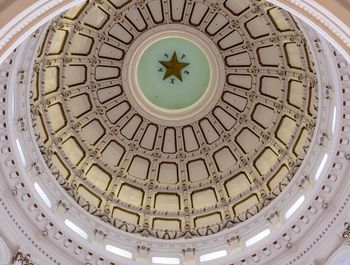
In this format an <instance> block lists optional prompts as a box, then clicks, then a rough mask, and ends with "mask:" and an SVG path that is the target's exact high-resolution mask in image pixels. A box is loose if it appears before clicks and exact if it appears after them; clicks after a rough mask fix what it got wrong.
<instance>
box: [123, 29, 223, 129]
mask: <svg viewBox="0 0 350 265" xmlns="http://www.w3.org/2000/svg"><path fill="white" fill-rule="evenodd" d="M122 77H123V86H124V91H125V94H126V96H127V97H128V100H129V102H130V103H131V104H132V105H133V107H134V108H135V109H136V110H137V111H138V112H139V113H141V114H142V115H143V116H144V117H145V118H147V119H149V120H151V121H153V122H155V123H159V122H161V123H163V124H164V123H165V124H166V125H169V126H174V125H175V126H181V125H185V124H190V123H192V122H194V121H196V120H198V119H200V118H201V117H202V116H204V115H206V114H207V113H208V112H209V111H210V110H212V108H213V107H214V106H215V105H216V103H217V101H218V100H219V98H220V96H221V94H222V90H223V86H224V81H225V68H224V64H223V62H222V57H221V55H220V53H219V51H218V49H217V47H216V46H215V44H214V43H213V42H212V41H211V40H210V39H209V38H208V37H207V36H205V35H204V34H203V33H201V32H200V31H198V30H196V29H193V28H191V27H188V26H184V25H165V26H159V27H156V28H153V29H151V30H149V31H147V32H146V33H144V34H142V35H141V36H140V37H139V38H138V39H137V40H136V41H135V42H134V43H133V44H132V45H131V47H130V49H129V50H128V52H127V54H126V57H125V61H124V64H123V70H122Z"/></svg>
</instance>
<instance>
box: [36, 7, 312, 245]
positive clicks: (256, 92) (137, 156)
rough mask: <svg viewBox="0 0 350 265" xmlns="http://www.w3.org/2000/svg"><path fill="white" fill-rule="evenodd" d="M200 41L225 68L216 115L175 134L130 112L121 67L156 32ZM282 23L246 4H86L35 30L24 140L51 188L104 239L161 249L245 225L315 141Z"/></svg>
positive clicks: (293, 46) (276, 12)
mask: <svg viewBox="0 0 350 265" xmlns="http://www.w3.org/2000/svg"><path fill="white" fill-rule="evenodd" d="M169 23H176V24H185V25H188V26H190V27H193V28H194V29H196V30H198V31H199V32H202V33H204V34H206V35H207V36H208V37H209V38H210V39H211V41H212V42H213V43H214V44H215V45H216V47H217V49H218V50H219V52H220V54H221V56H222V59H223V62H224V63H225V74H226V81H225V85H224V87H223V93H222V95H221V97H220V99H219V100H218V101H217V103H216V105H215V107H214V108H213V109H211V110H209V111H208V112H207V113H206V115H204V116H203V118H201V119H199V120H193V121H191V122H189V123H188V124H186V125H184V126H173V127H170V126H165V125H164V124H162V123H153V122H151V121H149V120H148V119H147V118H145V117H143V115H142V114H141V113H139V112H137V110H135V109H134V108H133V107H132V106H131V104H130V103H129V102H128V98H127V97H126V95H125V93H124V90H123V85H122V84H123V82H122V81H123V78H127V77H125V76H123V75H122V67H123V59H124V57H125V54H126V53H127V52H128V49H129V47H130V45H132V43H133V42H134V41H135V40H136V39H137V38H139V37H140V36H142V34H143V33H144V32H146V31H147V30H149V29H151V28H154V27H157V26H159V25H163V24H169ZM310 57H311V56H310V53H309V52H308V48H307V43H306V40H305V38H304V36H303V33H302V31H301V30H300V29H299V27H298V25H297V23H296V22H295V21H294V20H293V17H292V16H291V15H290V14H288V13H287V12H285V11H283V10H281V9H279V8H276V7H275V6H273V5H272V4H270V3H268V2H266V1H255V0H227V1H206V0H188V1H186V0H168V1H167V0H150V1H147V0H145V1H133V0H105V1H104V0H100V1H88V2H85V3H84V4H82V5H80V6H77V7H74V8H72V9H71V10H69V11H68V12H66V13H65V14H63V15H62V16H61V17H59V18H57V19H56V20H54V21H53V22H52V24H51V25H50V26H49V28H48V29H47V34H46V36H45V38H44V40H43V42H42V44H41V47H40V49H39V51H38V55H37V59H36V62H35V65H34V72H35V74H34V76H33V82H32V83H33V86H32V93H31V95H32V97H31V101H32V104H31V108H32V113H33V126H34V128H35V130H36V133H37V135H36V136H37V141H38V144H39V147H40V150H41V152H42V154H43V157H44V159H45V161H46V163H47V165H48V166H49V168H50V170H51V172H52V176H53V177H54V178H56V180H57V183H58V184H59V185H61V186H62V187H63V188H64V189H65V190H66V191H67V194H68V195H69V196H71V197H72V198H74V199H75V200H76V201H77V203H79V204H80V205H81V206H82V207H83V208H84V209H85V210H87V211H89V212H90V213H91V214H93V215H95V216H97V217H98V218H100V219H101V220H103V221H105V222H108V223H110V224H111V225H113V226H115V227H116V228H119V229H122V230H125V231H128V232H131V233H138V234H142V235H144V236H148V235H150V236H155V237H158V238H164V239H174V238H180V237H186V238H191V237H195V236H203V235H209V234H213V233H216V232H218V231H220V230H222V229H224V228H226V227H232V226H233V225H234V224H237V223H240V222H244V221H245V220H247V219H248V218H250V217H251V216H253V215H255V214H257V213H258V212H260V211H261V210H262V208H263V207H265V206H267V205H268V204H269V203H270V202H271V201H272V200H273V199H275V198H276V197H277V196H278V195H279V194H280V193H281V192H282V191H283V189H284V188H285V187H286V186H287V185H288V183H289V182H290V181H291V180H292V178H293V175H294V173H295V172H296V170H297V169H298V167H299V165H300V164H301V162H302V160H303V158H304V157H305V154H306V152H307V149H308V145H309V143H310V141H311V137H312V135H313V128H314V126H315V120H316V117H315V116H316V113H317V100H316V95H315V93H316V91H315V86H316V77H315V73H314V69H313V63H312V60H311V59H310Z"/></svg>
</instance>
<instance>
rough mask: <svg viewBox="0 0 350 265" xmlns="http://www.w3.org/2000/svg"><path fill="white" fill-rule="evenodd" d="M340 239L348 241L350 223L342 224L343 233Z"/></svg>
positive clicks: (349, 238) (349, 237)
mask: <svg viewBox="0 0 350 265" xmlns="http://www.w3.org/2000/svg"><path fill="white" fill-rule="evenodd" d="M342 237H343V238H345V239H347V240H349V241H350V223H348V222H346V223H345V224H344V231H343V233H342Z"/></svg>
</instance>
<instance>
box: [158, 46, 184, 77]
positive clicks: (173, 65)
mask: <svg viewBox="0 0 350 265" xmlns="http://www.w3.org/2000/svg"><path fill="white" fill-rule="evenodd" d="M159 62H160V63H161V64H162V65H163V66H164V67H165V68H166V72H165V74H164V78H163V80H164V79H167V78H168V77H170V76H172V75H174V76H176V77H177V78H178V79H179V80H180V81H182V75H181V70H182V69H183V68H185V67H186V66H187V65H189V63H180V62H179V61H178V60H177V55H176V52H174V53H173V56H172V57H171V60H170V61H168V62H167V61H159Z"/></svg>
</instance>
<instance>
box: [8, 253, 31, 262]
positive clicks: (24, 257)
mask: <svg viewBox="0 0 350 265" xmlns="http://www.w3.org/2000/svg"><path fill="white" fill-rule="evenodd" d="M11 264H13V265H34V263H33V262H32V261H31V260H30V254H23V253H22V252H17V254H16V255H15V256H14V257H13V258H12V260H11Z"/></svg>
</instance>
